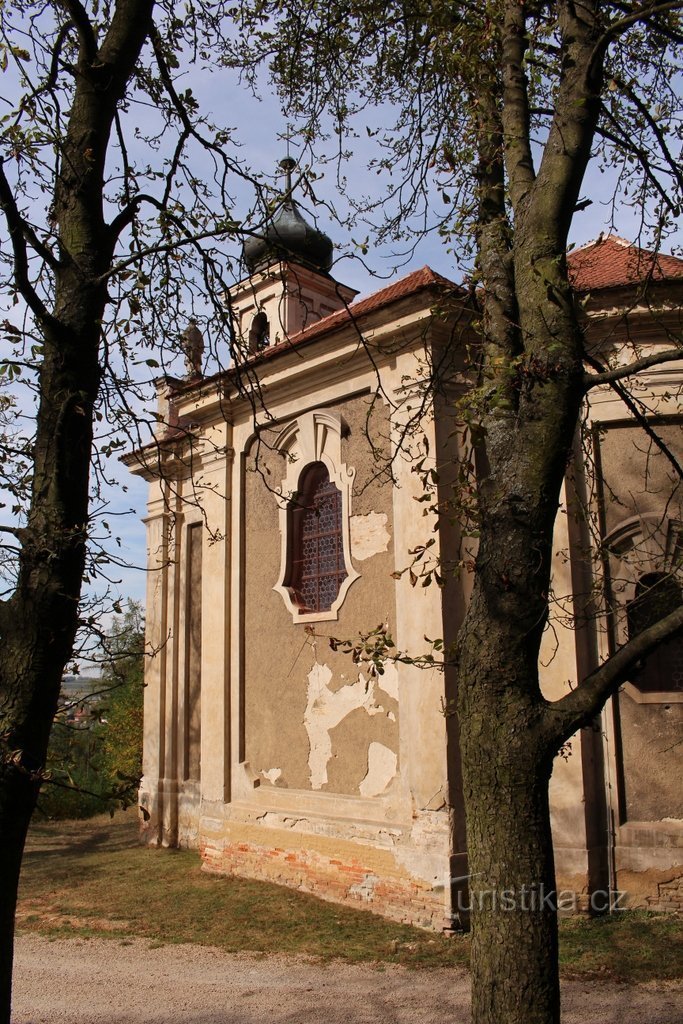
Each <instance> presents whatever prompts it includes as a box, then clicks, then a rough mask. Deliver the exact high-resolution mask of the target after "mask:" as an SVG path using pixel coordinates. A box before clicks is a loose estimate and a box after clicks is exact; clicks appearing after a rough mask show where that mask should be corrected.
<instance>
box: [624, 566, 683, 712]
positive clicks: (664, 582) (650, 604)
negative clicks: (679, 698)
mask: <svg viewBox="0 0 683 1024" xmlns="http://www.w3.org/2000/svg"><path fill="white" fill-rule="evenodd" d="M680 603H681V586H680V584H679V583H678V582H677V581H676V580H675V579H674V577H673V576H671V575H670V574H669V573H664V572H648V573H645V574H644V575H643V576H641V577H640V579H639V580H638V582H637V584H636V592H635V597H634V599H633V600H632V601H629V603H628V605H627V607H626V616H627V622H628V636H629V639H632V638H633V637H634V636H637V635H638V633H642V632H643V630H644V629H647V628H648V626H654V624H655V623H656V622H659V620H660V619H663V618H664V616H665V615H668V614H669V612H673V611H675V610H676V608H678V606H679V605H680ZM632 678H633V682H634V684H635V685H636V686H637V687H638V689H639V690H641V691H643V692H645V693H660V692H672V693H681V692H683V637H681V636H680V635H679V636H674V637H671V639H669V640H665V641H664V643H662V644H660V645H659V647H658V648H657V649H656V650H654V651H653V652H652V654H649V655H648V656H647V658H645V660H644V662H643V665H642V668H641V669H640V670H639V671H638V672H637V673H634V674H633V677H632Z"/></svg>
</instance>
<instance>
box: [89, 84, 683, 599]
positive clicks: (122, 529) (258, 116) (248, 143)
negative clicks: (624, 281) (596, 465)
mask: <svg viewBox="0 0 683 1024" xmlns="http://www.w3.org/2000/svg"><path fill="white" fill-rule="evenodd" d="M179 85H185V86H191V87H192V91H193V93H194V96H195V97H196V99H197V100H198V103H199V105H200V109H201V110H202V111H203V112H204V113H206V114H207V115H208V116H209V118H213V119H214V120H215V121H216V123H219V124H226V123H227V124H228V125H230V126H231V127H232V129H233V137H234V138H236V139H237V140H239V143H240V145H241V147H242V150H241V152H242V153H243V154H244V156H245V158H246V159H247V161H248V163H249V165H250V166H251V167H252V168H253V169H254V171H256V172H260V173H262V174H265V175H272V176H273V177H272V181H273V185H275V183H276V180H277V179H276V174H277V173H278V171H277V165H278V163H279V161H280V160H281V159H282V158H283V157H284V156H285V155H286V152H287V144H286V142H285V140H284V136H285V134H286V132H287V123H286V119H285V117H284V115H283V114H282V112H281V110H280V106H279V102H278V100H277V99H276V98H275V97H274V96H273V95H272V93H269V92H268V89H267V87H266V86H264V87H263V94H264V98H263V99H262V100H257V99H255V98H254V97H253V96H252V95H251V94H250V93H249V92H248V91H247V89H246V88H245V87H244V86H241V85H240V84H239V83H238V82H237V81H236V78H235V76H234V74H232V73H230V72H228V71H223V70H221V69H219V68H216V69H215V70H214V71H213V73H210V74H209V73H206V72H205V73H203V74H201V75H200V74H198V73H197V71H196V70H194V69H192V67H188V69H187V75H186V79H185V82H184V83H183V82H181V83H179ZM136 116H137V115H136ZM139 116H141V117H143V118H144V116H145V113H144V110H143V111H141V112H140V115H139ZM149 116H150V117H152V116H153V115H152V112H150V115H149ZM368 117H370V118H372V119H373V120H372V121H371V122H370V123H369V125H368V126H369V127H370V128H372V129H374V128H378V127H381V126H382V125H383V124H384V123H386V124H389V123H390V120H389V119H390V118H391V112H390V111H389V110H381V109H380V110H378V111H376V112H375V113H374V114H368ZM363 127H364V126H363ZM162 144H163V140H162ZM371 146H372V142H371V138H370V136H369V135H368V134H367V133H366V132H365V131H364V130H361V131H359V132H358V135H357V138H355V139H354V140H353V142H352V148H353V155H352V158H351V159H350V160H348V161H347V162H346V164H345V167H344V174H345V176H346V178H347V185H348V190H349V192H350V193H351V194H353V195H356V196H361V195H370V196H375V197H377V198H380V197H381V195H382V189H384V188H386V184H385V181H384V179H382V178H380V177H378V176H376V175H375V174H374V173H370V172H368V170H367V165H368V161H369V158H370V156H371ZM292 155H293V156H295V157H296V155H297V146H296V141H295V140H292ZM315 170H316V171H317V173H318V174H322V176H319V177H317V178H316V180H315V182H314V189H315V194H316V196H317V197H318V199H319V200H320V201H321V202H320V204H319V205H317V206H315V207H314V206H313V205H312V204H311V201H310V200H303V202H302V205H303V207H304V212H305V215H306V216H307V217H309V219H310V216H311V214H313V213H315V214H316V216H317V224H318V227H320V228H321V229H322V230H323V231H325V232H326V233H327V234H329V235H330V237H331V238H332V239H333V241H334V242H335V243H336V244H337V245H338V246H339V250H338V251H339V252H340V253H341V252H342V251H343V250H344V248H346V250H347V255H344V256H343V257H342V258H340V259H339V262H337V263H336V265H335V267H334V268H333V271H332V274H333V276H335V277H336V278H337V279H338V280H340V281H342V282H343V283H345V284H348V285H350V286H351V287H353V288H355V289H357V290H358V291H359V292H360V297H363V296H364V295H367V294H370V293H371V292H373V291H375V290H377V289H378V288H381V287H383V286H384V284H385V283H386V282H387V280H390V279H391V278H392V277H394V276H403V275H405V274H407V273H409V272H411V271H412V270H416V269H418V268H419V267H421V266H424V265H425V264H428V265H429V266H431V267H432V268H433V269H434V270H436V271H438V272H439V273H441V274H443V275H444V276H445V277H447V278H449V279H451V280H454V281H456V282H458V281H460V280H462V278H463V276H464V274H465V273H466V270H467V268H466V267H464V268H463V267H458V266H457V265H456V264H455V263H454V259H453V256H452V255H451V254H450V253H449V252H448V250H447V247H446V246H444V243H443V241H442V239H441V238H440V237H439V236H438V235H437V234H436V233H431V234H427V235H426V236H425V237H423V238H421V239H420V240H419V241H418V243H417V245H416V247H415V251H414V252H413V253H411V255H410V257H409V259H407V260H406V259H405V258H400V257H398V256H397V253H396V252H392V249H391V247H390V246H387V245H384V246H381V247H380V246H377V245H374V244H373V242H372V239H371V240H370V245H369V249H368V253H367V256H365V257H364V259H363V261H361V260H359V259H357V258H349V257H348V250H349V249H353V245H352V243H351V239H350V238H349V237H348V232H347V231H346V230H345V229H342V228H341V227H340V226H339V224H335V223H334V222H333V221H332V219H331V217H330V215H329V213H328V212H327V210H326V209H325V203H330V204H332V205H335V206H339V207H340V208H341V210H342V212H343V211H344V210H345V209H346V204H345V202H344V200H341V201H340V197H339V192H338V189H337V186H336V180H335V174H334V168H333V165H328V167H327V168H326V169H323V168H321V167H317V168H315ZM207 173H208V169H207ZM195 174H196V175H197V176H198V177H200V176H201V174H202V167H201V164H199V165H198V166H197V167H196V168H195ZM612 194H613V178H612V177H611V176H610V175H609V174H600V173H599V172H598V171H597V170H591V171H590V173H589V175H588V177H587V179H586V181H585V182H584V187H583V189H582V195H583V196H584V197H590V198H591V199H592V204H591V205H590V206H588V207H587V208H586V209H585V210H583V211H581V212H579V213H577V214H576V216H575V218H574V223H573V227H572V232H571V242H572V243H574V244H575V245H582V244H585V243H586V242H588V241H590V240H591V239H594V238H596V237H597V236H598V235H599V234H600V232H601V231H604V230H609V227H610V219H611V217H612V213H613V211H612V206H611V198H612ZM236 196H237V206H236V210H235V213H236V215H237V216H238V217H240V216H243V215H244V211H245V210H246V209H247V208H248V206H249V198H248V196H247V194H246V192H245V190H244V189H242V188H240V187H239V186H238V187H237V190H236ZM240 204H242V207H243V209H240ZM615 228H616V231H617V233H618V234H620V235H622V236H624V237H626V238H629V239H635V238H636V237H637V236H638V233H639V229H640V224H639V220H638V215H637V213H635V212H634V211H633V210H632V209H630V208H629V207H627V206H625V205H622V206H621V207H620V208H619V210H618V211H617V214H616V217H615ZM362 234H363V231H362V230H361V229H360V228H359V229H358V238H357V239H356V241H358V240H359V238H360V236H361V235H362ZM672 242H673V243H675V244H676V243H677V244H678V245H681V244H683V234H682V233H681V231H679V232H678V234H677V236H676V237H675V238H674V239H672ZM236 255H238V252H236ZM373 275H376V276H373ZM182 372H183V370H182V367H180V366H178V367H177V373H178V374H179V375H181V374H182ZM150 401H154V399H153V397H152V395H151V392H150ZM108 475H109V476H111V477H112V478H114V480H115V481H116V486H114V487H112V488H111V489H109V491H108V495H107V496H108V498H109V500H110V508H109V510H108V518H109V521H110V522H111V525H112V532H113V534H114V535H115V536H117V537H118V538H119V540H120V544H117V543H114V544H113V546H112V547H113V551H114V553H115V555H120V556H121V560H122V563H127V564H122V565H120V566H116V565H115V566H112V567H111V573H110V579H111V582H112V584H113V586H114V587H115V589H116V590H117V591H118V593H119V594H120V596H121V598H122V599H123V600H125V599H127V598H131V599H133V600H139V601H143V602H144V594H145V587H146V574H145V570H144V563H145V537H144V526H143V524H142V522H141V519H142V518H143V517H144V515H145V505H146V497H147V484H146V483H145V482H144V481H142V480H141V479H140V478H139V477H134V476H132V475H130V474H129V473H128V471H127V470H126V469H125V467H123V465H122V464H121V463H120V462H119V461H118V460H116V457H114V458H113V459H112V461H111V462H110V463H109V466H108Z"/></svg>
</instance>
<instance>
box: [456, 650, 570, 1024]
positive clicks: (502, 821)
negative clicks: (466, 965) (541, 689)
mask: <svg viewBox="0 0 683 1024" xmlns="http://www.w3.org/2000/svg"><path fill="white" fill-rule="evenodd" d="M501 670H502V671H509V666H502V665H501ZM478 708H479V712H480V714H481V718H480V722H481V724H482V728H476V727H475V728H474V729H472V728H470V725H471V723H468V726H467V728H466V729H465V730H464V731H463V737H462V742H463V783H464V795H465V811H466V818H467V848H468V857H469V870H470V890H469V901H468V906H469V910H470V920H471V928H472V1020H473V1022H474V1024H558V1022H559V1020H560V994H559V975H558V960H557V919H556V899H555V874H554V864H553V849H552V837H551V832H550V813H549V806H548V780H549V775H550V764H549V761H548V758H547V757H544V756H542V754H541V753H540V751H536V750H534V749H533V740H530V739H529V737H530V734H533V729H529V726H528V719H529V717H530V716H529V712H528V711H526V712H525V711H524V709H523V708H520V709H519V711H518V712H517V713H515V714H514V715H510V714H508V715H501V709H500V707H497V706H496V704H495V702H489V703H488V704H487V702H486V701H485V700H484V701H482V702H479V703H478ZM484 718H487V719H488V725H487V726H486V727H483V721H484ZM524 737H527V740H529V743H528V745H529V749H528V750H527V751H526V752H525V753H523V754H522V752H521V749H520V748H521V747H522V746H523V745H524Z"/></svg>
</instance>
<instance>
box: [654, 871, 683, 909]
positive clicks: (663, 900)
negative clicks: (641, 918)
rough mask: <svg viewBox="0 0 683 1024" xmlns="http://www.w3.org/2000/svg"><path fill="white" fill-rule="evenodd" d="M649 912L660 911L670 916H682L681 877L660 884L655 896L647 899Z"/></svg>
mask: <svg viewBox="0 0 683 1024" xmlns="http://www.w3.org/2000/svg"><path fill="white" fill-rule="evenodd" d="M647 905H648V909H649V910H662V911H666V912H667V913H670V914H683V875H681V876H679V877H678V878H672V879H671V881H670V882H660V883H659V885H658V886H657V895H656V896H648V897H647Z"/></svg>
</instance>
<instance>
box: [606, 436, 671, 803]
mask: <svg viewBox="0 0 683 1024" xmlns="http://www.w3.org/2000/svg"><path fill="white" fill-rule="evenodd" d="M654 428H655V430H656V432H657V434H658V435H659V437H661V439H662V440H663V441H664V442H665V444H666V445H667V446H668V447H669V449H670V450H671V451H672V452H674V453H675V454H676V455H677V457H678V458H679V459H680V458H681V456H682V455H683V427H682V426H681V423H680V422H672V421H668V422H663V423H656V422H655V423H654ZM599 454H600V465H601V469H602V474H603V475H602V481H601V503H602V509H603V519H604V530H605V533H606V535H607V536H608V537H609V536H613V535H614V532H615V531H617V530H619V528H620V527H621V526H622V524H624V523H628V522H629V520H630V519H632V518H633V517H644V518H645V519H646V527H645V533H644V534H642V535H639V536H638V537H637V539H636V540H635V542H634V546H633V548H631V549H629V548H628V546H627V545H626V544H625V545H624V548H625V550H624V553H623V555H622V556H621V557H619V556H618V555H616V554H614V553H613V554H612V555H611V557H610V575H611V580H610V583H611V589H612V602H613V607H614V610H615V617H614V618H615V627H614V628H615V632H616V634H617V635H616V638H615V639H616V642H620V641H623V640H624V639H625V638H626V636H625V627H624V612H625V606H626V603H627V602H628V601H629V600H631V599H632V597H633V582H634V580H635V579H636V578H637V577H638V575H640V574H642V573H646V572H652V571H670V570H671V569H672V567H673V566H672V562H671V553H670V552H669V551H668V550H667V548H668V545H669V543H670V537H671V533H670V527H669V524H670V523H671V522H676V521H678V522H680V521H681V520H683V487H681V485H680V482H678V483H676V481H675V473H674V471H673V467H672V466H671V464H670V462H669V461H668V460H667V459H666V457H665V455H664V454H663V453H662V452H661V451H659V450H658V448H657V447H656V445H655V444H654V443H652V442H651V441H650V440H649V439H648V438H647V437H646V436H645V434H644V433H643V431H642V429H641V428H640V427H637V426H636V427H633V426H627V425H623V424H622V425H619V424H616V425H614V426H611V427H609V428H607V429H604V430H603V432H602V434H601V436H600V449H599ZM634 681H635V680H634ZM667 689H669V686H668V685H667V681H666V680H665V679H663V680H662V690H663V691H665V690H667ZM636 696H637V687H626V688H625V689H624V691H622V692H620V693H619V695H618V697H617V699H616V701H615V719H616V737H617V742H618V744H619V756H620V766H619V767H620V773H619V775H620V777H619V780H618V781H619V790H620V793H619V796H620V817H621V821H622V822H628V821H657V820H661V819H664V818H681V817H683V796H682V794H681V787H680V780H679V773H678V772H677V771H675V770H673V768H674V765H675V764H676V762H677V760H678V757H679V755H678V751H679V750H680V747H679V739H680V736H681V730H682V728H683V704H682V703H676V702H668V701H660V702H658V703H647V702H640V703H639V702H638V700H637V699H636Z"/></svg>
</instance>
